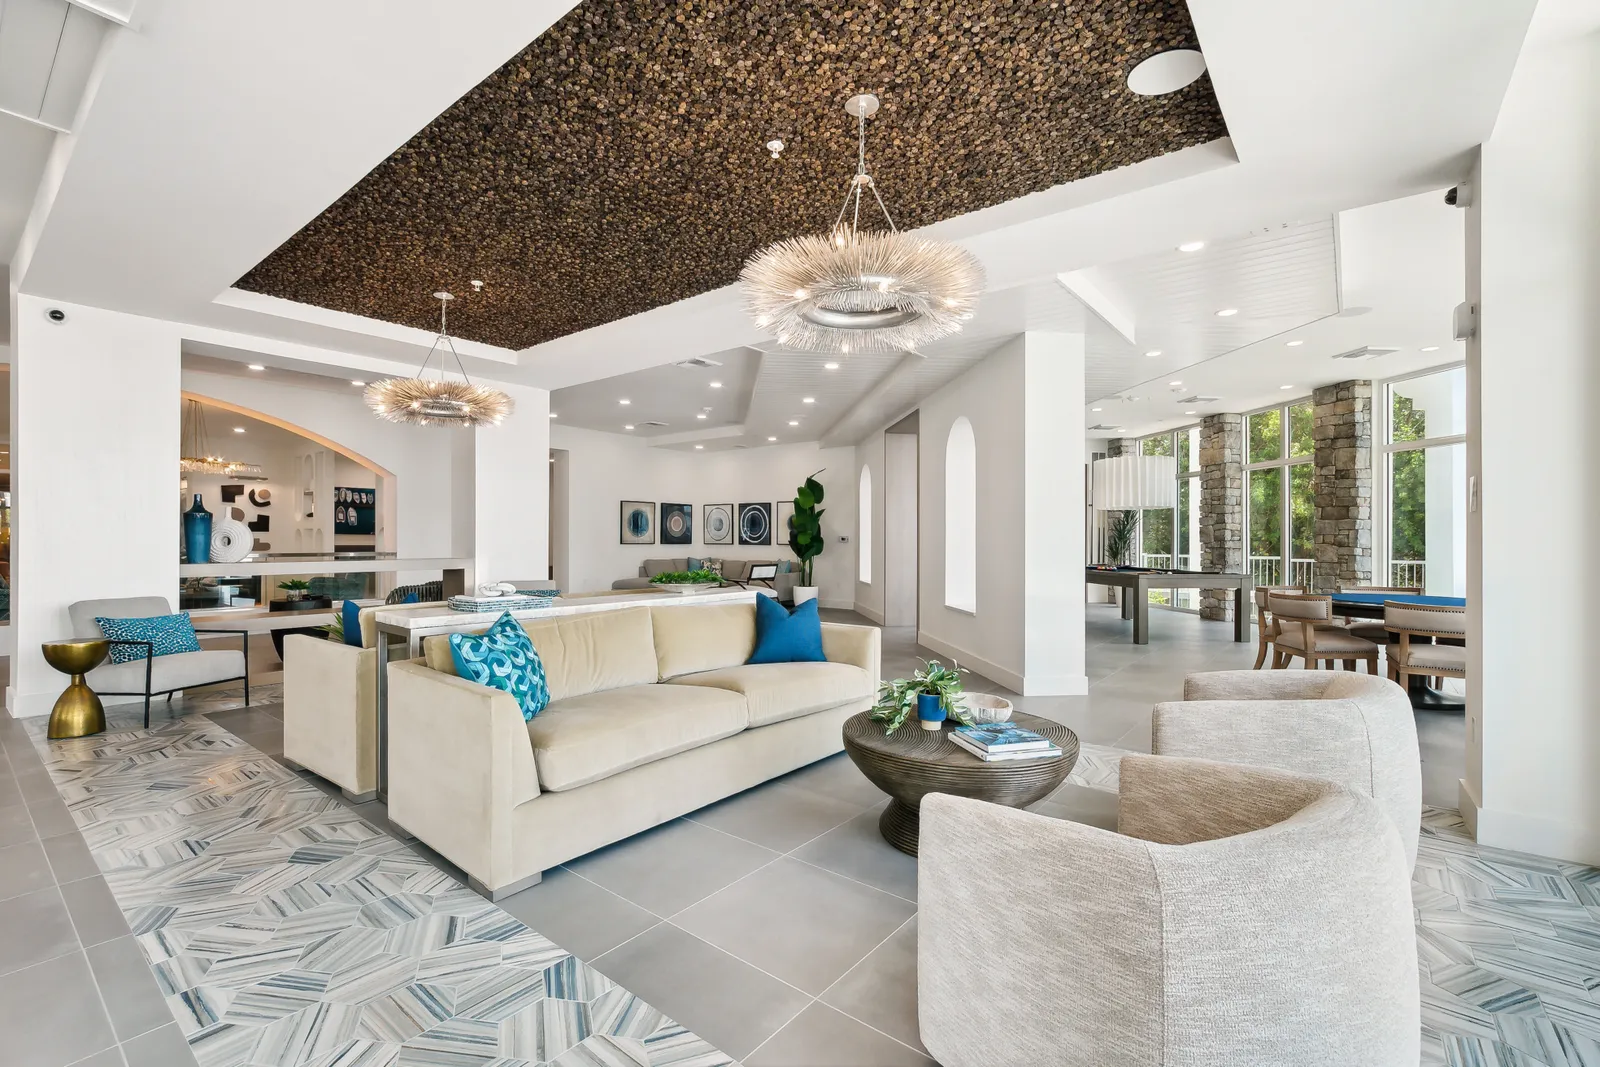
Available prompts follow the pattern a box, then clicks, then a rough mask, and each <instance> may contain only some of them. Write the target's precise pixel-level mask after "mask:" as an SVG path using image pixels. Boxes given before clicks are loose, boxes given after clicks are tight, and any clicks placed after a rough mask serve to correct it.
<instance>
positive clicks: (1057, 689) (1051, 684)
mask: <svg viewBox="0 0 1600 1067" xmlns="http://www.w3.org/2000/svg"><path fill="white" fill-rule="evenodd" d="M1088 693H1089V676H1088V675H1087V674H1047V675H1038V674H1030V675H1028V676H1027V677H1026V678H1024V679H1023V683H1022V695H1023V696H1025V697H1081V696H1087V695H1088Z"/></svg>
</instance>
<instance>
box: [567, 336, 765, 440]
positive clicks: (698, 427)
mask: <svg viewBox="0 0 1600 1067" xmlns="http://www.w3.org/2000/svg"><path fill="white" fill-rule="evenodd" d="M704 358H706V359H708V360H713V361H715V362H717V363H719V364H721V366H717V367H679V366H675V365H673V364H670V363H669V364H667V365H666V366H661V367H651V368H650V369H648V370H641V371H635V372H634V373H632V374H623V375H618V376H617V377H614V378H606V379H602V380H601V381H594V382H585V383H584V384H582V385H573V386H568V387H567V388H565V389H557V390H556V391H554V392H553V393H551V394H550V410H551V411H552V412H554V413H555V416H556V419H557V420H558V421H559V422H560V424H561V425H563V426H581V427H583V428H584V429H588V430H604V431H606V432H608V433H631V434H632V435H633V436H636V437H644V438H650V437H658V436H669V435H670V436H673V437H676V436H677V435H679V434H684V433H693V432H696V431H707V432H709V431H711V430H718V429H722V428H724V427H728V426H742V425H743V424H744V420H745V412H746V410H747V409H748V407H749V405H750V394H751V391H752V389H753V388H754V387H755V382H756V376H757V373H758V371H759V368H760V366H761V363H762V358H763V357H762V354H761V353H760V352H758V351H756V350H755V349H753V348H735V349H730V350H728V351H726V352H708V353H705V354H704ZM712 382H717V383H720V384H719V385H718V386H717V387H715V388H713V387H712V384H711V383H712ZM624 400H626V401H628V403H626V404H624V403H622V401H624ZM698 415H704V416H706V417H705V418H703V419H701V418H697V417H696V416H698ZM626 426H632V427H633V430H631V431H629V430H626V429H624V427H626Z"/></svg>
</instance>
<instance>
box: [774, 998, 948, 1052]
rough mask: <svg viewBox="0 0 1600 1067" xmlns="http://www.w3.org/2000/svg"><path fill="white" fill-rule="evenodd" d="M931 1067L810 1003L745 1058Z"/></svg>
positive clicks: (868, 1030)
mask: <svg viewBox="0 0 1600 1067" xmlns="http://www.w3.org/2000/svg"><path fill="white" fill-rule="evenodd" d="M823 1064H826V1065H827V1067H934V1063H933V1061H932V1060H930V1059H929V1058H928V1057H926V1056H924V1055H923V1054H922V1053H920V1052H918V1051H916V1050H915V1049H911V1048H907V1047H906V1046H905V1045H902V1044H901V1043H900V1042H898V1041H896V1040H894V1039H893V1038H891V1037H886V1036H884V1035H883V1034H880V1033H878V1031H876V1030H874V1029H872V1028H871V1027H868V1026H863V1025H862V1024H861V1023H859V1022H857V1021H856V1020H854V1019H852V1018H850V1017H849V1016H848V1015H844V1014H841V1013H840V1012H837V1011H834V1010H833V1009H832V1008H830V1007H828V1006H827V1005H826V1004H812V1005H811V1006H810V1007H809V1008H807V1009H806V1010H805V1011H803V1012H801V1013H800V1014H799V1016H797V1017H796V1018H795V1019H794V1021H792V1022H790V1023H789V1024H788V1025H787V1026H785V1027H784V1028H783V1029H782V1030H779V1031H778V1032H777V1033H776V1034H774V1035H773V1037H772V1039H771V1040H769V1041H768V1042H767V1043H766V1044H764V1045H762V1046H761V1047H760V1048H759V1049H757V1050H756V1052H755V1053H754V1054H753V1055H751V1056H749V1057H748V1058H747V1059H746V1060H745V1065H746V1067H821V1065H823Z"/></svg>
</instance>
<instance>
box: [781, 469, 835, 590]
mask: <svg viewBox="0 0 1600 1067" xmlns="http://www.w3.org/2000/svg"><path fill="white" fill-rule="evenodd" d="M826 469H827V468H826V467H824V468H823V470H826ZM821 473H822V471H817V474H821ZM817 474H813V475H812V476H811V477H809V478H807V479H806V480H805V484H804V485H802V486H800V488H799V489H797V490H795V494H794V518H792V519H790V520H789V551H791V552H793V553H794V554H795V557H796V558H797V559H799V560H800V584H801V585H803V586H806V587H807V588H810V587H811V586H812V585H813V583H812V581H811V572H812V566H811V564H812V561H813V560H815V559H816V558H817V557H818V556H820V555H822V513H823V512H824V511H825V510H826V509H825V508H822V507H820V506H819V505H820V504H821V503H822V483H821V482H819V481H817Z"/></svg>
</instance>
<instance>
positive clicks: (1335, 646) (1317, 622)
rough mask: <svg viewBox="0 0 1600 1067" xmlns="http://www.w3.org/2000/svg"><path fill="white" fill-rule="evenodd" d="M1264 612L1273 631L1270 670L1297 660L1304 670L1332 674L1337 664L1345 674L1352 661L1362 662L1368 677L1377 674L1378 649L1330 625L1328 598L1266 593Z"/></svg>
mask: <svg viewBox="0 0 1600 1067" xmlns="http://www.w3.org/2000/svg"><path fill="white" fill-rule="evenodd" d="M1267 610H1268V611H1270V612H1272V621H1273V625H1274V626H1275V627H1276V629H1277V632H1276V633H1275V634H1274V635H1273V638H1272V647H1273V663H1272V666H1273V667H1274V668H1281V667H1286V666H1288V665H1289V663H1290V662H1291V661H1292V660H1293V659H1294V657H1296V656H1299V657H1300V658H1301V659H1303V660H1305V664H1306V669H1308V670H1316V669H1317V668H1318V667H1323V666H1326V668H1327V669H1328V670H1332V669H1333V668H1334V667H1335V666H1336V665H1337V664H1338V663H1339V662H1340V661H1341V660H1342V661H1343V662H1344V665H1345V668H1346V669H1347V670H1355V666H1356V660H1363V661H1365V663H1366V665H1367V673H1368V674H1374V675H1375V674H1377V673H1378V646H1377V645H1375V644H1373V643H1372V642H1371V641H1368V640H1366V639H1364V638H1360V637H1355V636H1353V635H1351V634H1350V633H1349V632H1348V631H1347V630H1345V629H1344V628H1343V627H1342V626H1339V625H1337V624H1336V623H1334V621H1333V598H1332V597H1329V596H1296V595H1295V594H1293V593H1268V594H1267Z"/></svg>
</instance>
